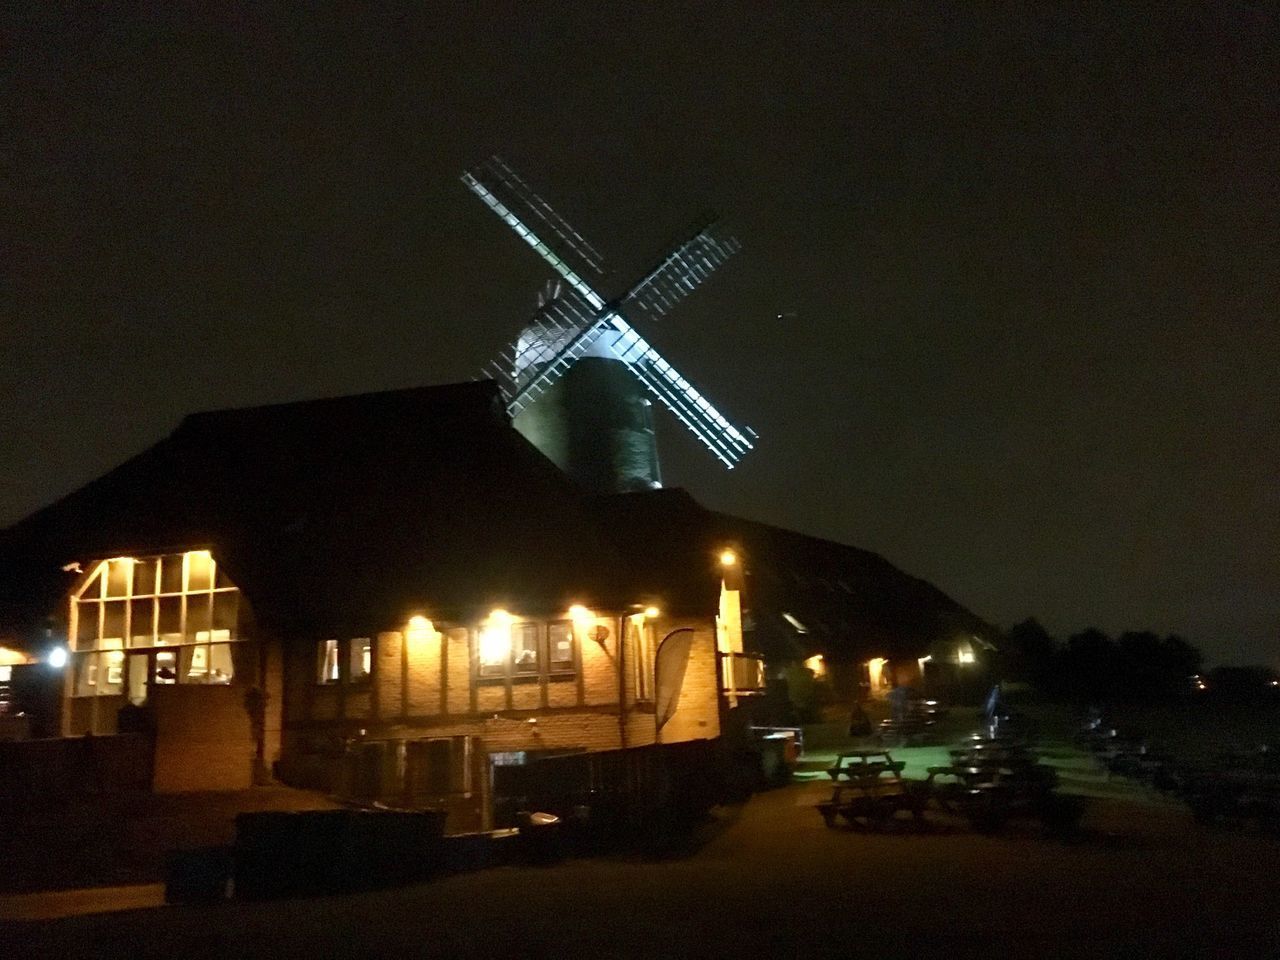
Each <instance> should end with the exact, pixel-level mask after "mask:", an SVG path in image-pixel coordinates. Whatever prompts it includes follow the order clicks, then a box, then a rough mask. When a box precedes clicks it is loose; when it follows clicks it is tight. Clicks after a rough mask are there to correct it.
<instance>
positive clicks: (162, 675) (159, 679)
mask: <svg viewBox="0 0 1280 960" xmlns="http://www.w3.org/2000/svg"><path fill="white" fill-rule="evenodd" d="M155 682H156V683H159V684H165V685H167V684H170V683H177V682H178V653H177V651H176V650H164V651H161V652H160V653H157V654H156V673H155Z"/></svg>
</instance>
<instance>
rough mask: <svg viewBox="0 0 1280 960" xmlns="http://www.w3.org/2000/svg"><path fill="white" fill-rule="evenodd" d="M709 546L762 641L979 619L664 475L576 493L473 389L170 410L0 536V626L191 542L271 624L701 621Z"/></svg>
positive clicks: (711, 589)
mask: <svg viewBox="0 0 1280 960" xmlns="http://www.w3.org/2000/svg"><path fill="white" fill-rule="evenodd" d="M724 546H732V547H733V548H734V549H736V550H738V551H739V552H740V553H741V554H742V556H743V559H744V564H745V571H746V575H747V577H748V585H747V591H748V593H747V603H748V606H749V607H750V609H751V613H752V615H753V617H754V620H755V627H756V630H755V634H756V637H757V641H758V642H759V643H760V644H762V646H763V649H764V650H765V651H766V652H770V653H774V654H776V655H779V656H808V655H809V654H812V653H815V652H821V653H826V654H828V655H832V656H843V655H848V656H853V655H858V656H861V655H867V656H873V655H886V656H889V655H899V654H901V655H906V654H908V653H909V654H910V655H912V656H918V655H922V653H923V652H924V651H925V650H927V648H928V645H929V644H930V643H932V642H934V641H936V640H939V639H944V638H946V637H947V636H949V635H950V634H952V633H954V632H955V631H956V630H965V631H974V632H976V631H988V630H989V628H987V627H986V625H985V624H983V623H982V622H981V621H980V620H978V618H976V617H974V616H973V615H972V614H970V613H969V612H968V611H966V610H964V609H963V608H962V607H960V606H959V605H958V604H956V603H955V602H954V601H953V600H951V599H950V598H949V597H947V596H946V595H944V594H943V593H941V591H939V590H937V589H936V588H934V587H932V586H931V585H929V584H927V583H925V582H924V581H921V580H917V579H915V578H913V577H909V576H907V575H906V574H904V573H902V572H901V571H900V570H898V569H897V568H895V567H893V566H892V565H891V564H889V563H888V562H887V561H885V560H884V559H883V558H881V557H878V556H876V555H875V554H872V553H868V552H866V551H864V550H858V549H855V548H853V547H847V546H844V545H842V544H838V543H832V542H831V541H827V540H821V539H818V538H815V537H808V536H804V535H802V534H798V533H794V532H791V531H788V530H782V529H780V528H778V527H772V526H768V525H766V524H761V523H755V522H752V521H749V520H744V519H741V518H738V517H732V516H728V515H725V514H721V513H716V512H715V511H712V510H708V509H706V508H705V507H703V506H701V505H700V504H698V503H697V502H696V501H695V500H694V499H693V498H692V497H690V496H689V495H688V494H687V493H685V492H684V491H681V490H659V491H651V492H645V493H633V494H622V495H617V496H609V497H594V498H593V497H590V496H588V495H587V494H585V493H583V492H582V491H581V490H580V489H579V488H577V487H575V486H574V485H573V484H572V483H571V482H570V481H569V480H568V478H567V477H565V476H564V475H563V474H562V473H561V472H560V471H559V470H558V469H557V468H556V467H555V466H554V465H553V464H552V463H551V461H550V460H548V459H546V458H545V457H544V456H543V455H542V454H541V453H539V452H538V450H537V449H536V448H535V447H534V446H533V445H532V444H530V443H529V441H527V440H526V439H525V438H524V437H523V436H521V435H520V433H519V432H517V431H516V430H515V429H514V428H513V427H512V426H511V424H510V422H509V420H508V418H507V416H506V413H505V411H504V409H503V407H502V404H501V400H500V397H499V394H498V391H497V388H496V386H495V385H494V384H492V383H489V382H476V383H467V384H459V385H453V386H443V387H426V388H418V389H410V390H396V391H388V392H383V393H372V394H363V395H358V396H350V397H340V398H334V399H323V400H311V401H304V402H299V403H288V404H280V405H275V406H265V407H253V408H245V409H236V410H222V411H215V412H211V413H200V414H195V415H192V416H189V417H187V418H186V419H185V420H183V421H182V423H181V424H180V425H179V426H178V428H177V429H176V430H175V431H174V432H173V433H172V434H171V435H170V436H168V437H167V438H165V439H164V440H161V441H160V442H159V443H157V444H156V445H155V446H153V447H151V448H150V449H148V450H146V451H144V452H142V453H141V454H139V455H137V456H135V457H133V458H132V459H130V460H128V461H126V462H125V463H123V464H122V465H121V466H119V467H117V468H116V469H114V470H112V471H110V472H109V473H107V474H106V475H105V476H103V477H101V478H100V479H98V480H95V481H93V482H91V483H89V484H88V485H86V486H85V487H83V488H81V489H80V490H78V491H76V492H75V493H72V494H70V495H69V496H67V497H64V498H63V499H61V500H59V501H57V502H56V503H54V504H52V505H50V506H48V507H46V508H44V509H43V510H40V511H38V512H37V513H35V514H33V515H32V516H30V517H28V518H27V519H25V520H23V521H21V522H20V523H18V524H16V525H15V526H13V527H10V528H9V529H7V530H5V531H2V532H0V636H6V635H7V636H10V637H19V638H21V637H24V636H25V637H26V638H27V640H28V643H30V640H31V638H32V637H33V636H34V635H35V634H34V632H33V631H35V630H36V629H37V628H38V627H39V625H40V624H41V622H42V621H43V620H44V619H45V618H46V617H48V616H49V615H50V613H51V612H55V611H59V610H60V605H61V604H62V602H63V599H64V598H65V596H66V594H67V592H68V591H69V590H70V589H71V587H72V586H73V584H74V582H75V580H76V577H77V574H75V573H69V572H65V571H64V569H63V568H64V566H66V565H68V564H72V563H76V562H80V563H84V562H87V561H90V560H95V559H100V558H103V557H112V556H144V555H148V554H155V553H166V552H177V551H184V550H190V549H197V548H208V549H210V550H212V551H213V552H214V555H215V557H216V558H217V559H218V561H219V563H221V564H222V565H223V566H224V567H225V569H226V570H227V572H228V573H229V575H230V576H231V579H232V580H233V581H234V582H235V583H236V584H238V585H239V586H240V588H241V590H242V591H243V593H244V596H245V597H246V598H247V599H248V600H249V603H250V606H251V608H252V610H253V612H254V615H255V617H256V619H257V621H258V622H259V623H260V624H263V625H264V626H266V627H268V628H269V629H270V630H271V631H272V632H274V633H276V634H278V635H281V636H285V637H288V636H292V635H300V636H307V635H310V636H317V635H324V634H330V635H333V634H345V635H353V634H355V633H358V632H364V631H370V630H377V629H388V628H390V627H392V626H393V625H395V624H397V623H402V622H403V621H404V620H405V619H407V617H408V616H410V615H412V614H413V613H418V612H421V613H423V614H425V615H427V616H431V617H435V618H437V619H441V620H466V619H470V618H473V617H476V616H478V615H480V614H481V613H483V611H485V610H487V609H489V608H491V607H493V606H504V607H508V608H509V609H511V610H513V611H516V612H520V613H524V614H528V615H554V614H556V613H559V612H563V611H564V610H566V609H567V608H568V606H569V605H570V604H573V603H584V604H587V605H594V606H597V607H599V608H601V609H610V610H621V609H626V608H627V607H628V606H630V605H632V604H637V603H646V604H647V603H656V604H658V605H660V606H661V607H662V608H663V609H664V610H666V611H668V612H670V613H679V614H698V615H709V614H711V613H714V612H715V610H716V609H717V605H718V600H719V583H720V570H719V567H718V565H717V562H716V558H717V555H718V553H719V551H720V549H722V548H723V547H724ZM784 613H785V614H787V615H788V616H789V617H790V619H787V618H784V617H783V616H782V615H783V614H784ZM793 621H795V623H799V624H800V625H801V627H800V628H797V627H796V626H795V623H793ZM800 629H803V630H804V631H805V632H803V633H801V632H799V630H800Z"/></svg>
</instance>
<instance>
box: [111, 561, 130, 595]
mask: <svg viewBox="0 0 1280 960" xmlns="http://www.w3.org/2000/svg"><path fill="white" fill-rule="evenodd" d="M130 566H132V561H130V560H112V561H111V562H110V563H108V564H107V596H108V597H126V596H128V595H129V567H130Z"/></svg>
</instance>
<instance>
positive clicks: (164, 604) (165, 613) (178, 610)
mask: <svg viewBox="0 0 1280 960" xmlns="http://www.w3.org/2000/svg"><path fill="white" fill-rule="evenodd" d="M159 604H160V626H159V628H158V630H157V632H158V633H160V634H162V635H172V634H177V635H178V636H181V635H182V598H181V597H161V598H160V600H159Z"/></svg>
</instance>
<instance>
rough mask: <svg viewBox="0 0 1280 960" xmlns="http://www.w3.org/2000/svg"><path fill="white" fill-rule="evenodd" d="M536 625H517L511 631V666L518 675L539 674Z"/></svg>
mask: <svg viewBox="0 0 1280 960" xmlns="http://www.w3.org/2000/svg"><path fill="white" fill-rule="evenodd" d="M538 659H539V658H538V625H537V624H536V623H518V624H516V625H515V627H514V628H513V629H512V631H511V666H512V669H513V670H514V672H516V673H518V674H529V673H538V672H539V669H538V668H539V663H538Z"/></svg>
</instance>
